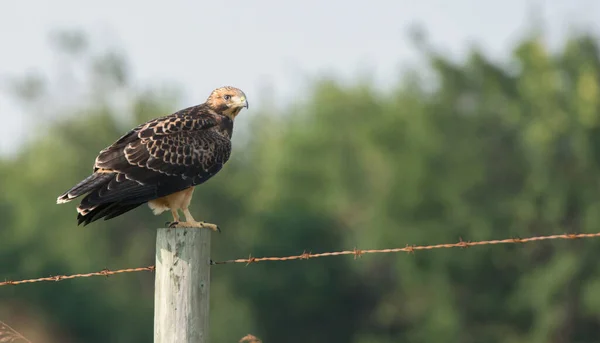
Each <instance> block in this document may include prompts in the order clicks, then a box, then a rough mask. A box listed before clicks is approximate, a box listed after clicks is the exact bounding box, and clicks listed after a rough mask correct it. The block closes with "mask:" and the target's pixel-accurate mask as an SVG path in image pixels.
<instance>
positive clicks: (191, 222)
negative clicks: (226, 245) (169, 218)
mask: <svg viewBox="0 0 600 343" xmlns="http://www.w3.org/2000/svg"><path fill="white" fill-rule="evenodd" d="M183 215H184V216H185V222H178V221H176V222H174V223H172V224H171V225H169V227H197V228H202V229H210V230H212V231H219V232H221V229H220V228H219V227H218V226H217V225H215V224H211V223H206V222H198V221H196V220H195V219H194V217H193V216H192V214H191V213H190V210H189V209H187V208H184V209H183Z"/></svg>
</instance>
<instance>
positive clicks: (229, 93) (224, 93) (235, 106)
mask: <svg viewBox="0 0 600 343" xmlns="http://www.w3.org/2000/svg"><path fill="white" fill-rule="evenodd" d="M206 103H207V104H208V106H209V107H210V108H212V109H213V110H215V111H216V112H217V113H220V114H223V115H226V116H228V117H229V118H231V119H232V120H233V119H234V118H235V116H237V115H238V113H240V111H241V110H242V108H243V107H246V108H248V100H247V99H246V94H244V92H242V90H241V89H237V88H235V87H229V86H227V87H221V88H217V89H215V90H214V91H212V93H210V96H209V97H208V99H207V100H206Z"/></svg>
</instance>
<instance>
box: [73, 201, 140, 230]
mask: <svg viewBox="0 0 600 343" xmlns="http://www.w3.org/2000/svg"><path fill="white" fill-rule="evenodd" d="M141 204H142V203H134V204H123V203H120V202H109V203H103V204H99V205H96V206H93V207H88V208H81V206H80V207H78V208H77V212H79V214H78V215H77V225H80V224H82V223H83V226H86V225H88V224H89V223H91V222H95V221H96V220H98V219H101V218H103V217H104V220H108V219H111V218H114V217H116V216H119V215H121V214H123V213H125V212H129V211H131V210H133V209H134V208H136V207H138V206H140V205H141Z"/></svg>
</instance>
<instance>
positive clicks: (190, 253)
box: [154, 228, 212, 343]
mask: <svg viewBox="0 0 600 343" xmlns="http://www.w3.org/2000/svg"><path fill="white" fill-rule="evenodd" d="M211 233H212V231H210V230H207V229H197V228H174V229H166V228H164V229H158V233H157V237H156V275H155V290H154V292H155V293H154V342H155V343H174V342H175V343H180V342H181V343H192V342H193V343H208V311H209V293H210V236H211V235H210V234H211Z"/></svg>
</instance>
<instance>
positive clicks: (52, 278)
mask: <svg viewBox="0 0 600 343" xmlns="http://www.w3.org/2000/svg"><path fill="white" fill-rule="evenodd" d="M144 271H149V272H153V271H154V266H148V267H140V268H127V269H119V270H109V269H103V270H101V271H99V272H93V273H86V274H73V275H55V276H48V277H42V278H38V279H28V280H19V281H10V280H7V281H4V282H0V286H7V285H20V284H23V283H33V282H41V281H62V280H68V279H75V278H80V277H90V276H106V277H108V276H110V275H115V274H121V273H133V272H144Z"/></svg>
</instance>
